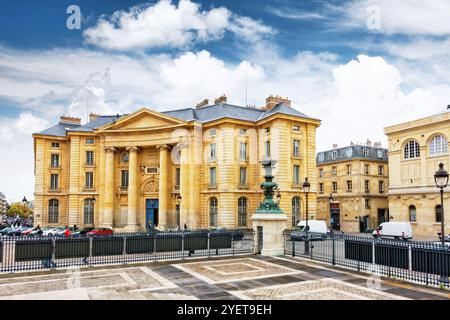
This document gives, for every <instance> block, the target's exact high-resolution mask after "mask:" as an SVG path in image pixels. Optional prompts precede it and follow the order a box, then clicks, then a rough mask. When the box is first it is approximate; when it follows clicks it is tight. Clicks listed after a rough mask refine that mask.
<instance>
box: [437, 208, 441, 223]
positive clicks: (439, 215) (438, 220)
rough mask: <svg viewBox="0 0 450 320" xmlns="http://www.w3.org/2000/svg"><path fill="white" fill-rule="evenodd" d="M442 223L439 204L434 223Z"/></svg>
mask: <svg viewBox="0 0 450 320" xmlns="http://www.w3.org/2000/svg"><path fill="white" fill-rule="evenodd" d="M441 221H442V207H441V205H440V204H438V205H437V206H436V222H441Z"/></svg>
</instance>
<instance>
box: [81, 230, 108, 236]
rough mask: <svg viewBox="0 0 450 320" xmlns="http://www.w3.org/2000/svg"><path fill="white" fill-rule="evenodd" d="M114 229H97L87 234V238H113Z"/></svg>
mask: <svg viewBox="0 0 450 320" xmlns="http://www.w3.org/2000/svg"><path fill="white" fill-rule="evenodd" d="M113 233H114V232H113V231H112V229H109V228H95V229H94V230H91V231H89V232H88V233H86V235H87V236H111V235H113Z"/></svg>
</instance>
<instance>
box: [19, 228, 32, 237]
mask: <svg viewBox="0 0 450 320" xmlns="http://www.w3.org/2000/svg"><path fill="white" fill-rule="evenodd" d="M35 230H36V228H28V229H27V230H24V231H22V232H21V234H20V235H21V236H29V235H30V234H31V233H32V232H33V231H35Z"/></svg>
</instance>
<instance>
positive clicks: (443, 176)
mask: <svg viewBox="0 0 450 320" xmlns="http://www.w3.org/2000/svg"><path fill="white" fill-rule="evenodd" d="M434 182H435V183H436V186H437V187H438V188H439V189H440V191H441V243H442V253H444V250H445V228H444V189H445V188H446V187H447V185H448V172H447V171H445V170H444V164H443V163H440V164H439V170H438V171H436V173H435V174H434ZM441 282H448V278H447V277H445V276H441Z"/></svg>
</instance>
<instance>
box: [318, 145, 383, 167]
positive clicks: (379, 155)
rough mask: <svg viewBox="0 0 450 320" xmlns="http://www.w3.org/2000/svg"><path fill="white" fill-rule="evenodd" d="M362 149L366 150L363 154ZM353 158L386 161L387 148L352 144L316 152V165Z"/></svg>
mask: <svg viewBox="0 0 450 320" xmlns="http://www.w3.org/2000/svg"><path fill="white" fill-rule="evenodd" d="M364 150H367V155H365V153H364ZM354 159H363V160H364V159H366V160H376V161H382V162H387V161H388V150H387V149H385V148H381V147H372V146H364V145H353V146H347V147H344V148H337V149H332V150H327V151H323V152H319V153H318V154H317V158H316V163H317V165H322V164H330V163H336V162H341V161H347V160H354Z"/></svg>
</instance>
